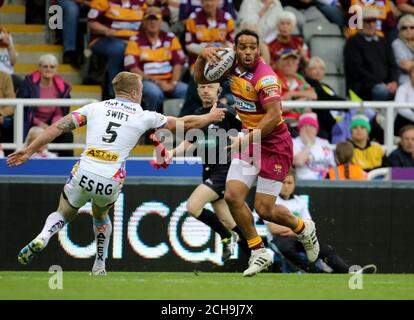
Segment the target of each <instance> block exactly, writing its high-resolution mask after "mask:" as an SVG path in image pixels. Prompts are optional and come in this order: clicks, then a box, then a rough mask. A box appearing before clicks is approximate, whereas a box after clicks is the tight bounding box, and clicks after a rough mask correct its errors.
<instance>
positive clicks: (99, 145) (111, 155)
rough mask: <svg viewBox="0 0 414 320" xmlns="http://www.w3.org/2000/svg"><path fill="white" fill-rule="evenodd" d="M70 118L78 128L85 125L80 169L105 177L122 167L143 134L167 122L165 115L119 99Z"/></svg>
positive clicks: (89, 107)
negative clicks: (84, 146)
mask: <svg viewBox="0 0 414 320" xmlns="http://www.w3.org/2000/svg"><path fill="white" fill-rule="evenodd" d="M72 116H73V118H74V120H75V123H77V125H78V126H82V125H85V124H86V123H87V125H88V126H87V130H86V148H85V150H84V151H83V153H82V154H81V157H80V162H79V169H83V170H85V171H89V172H92V173H95V174H97V175H99V176H102V177H105V178H112V177H113V176H114V175H115V174H116V173H117V172H118V170H120V169H121V168H122V167H123V164H124V163H125V161H126V159H127V158H128V155H129V153H130V151H131V150H132V149H133V148H134V147H135V145H136V144H137V142H138V140H139V138H140V137H141V136H142V134H144V133H145V132H146V131H147V130H149V129H152V128H160V127H162V126H163V125H165V123H166V122H167V117H166V116H164V115H162V114H160V113H157V112H153V111H147V110H145V111H144V110H143V109H142V107H141V106H140V105H139V104H137V103H133V102H130V101H127V100H123V99H119V98H117V99H110V100H106V101H102V102H97V103H91V104H88V105H85V106H83V107H82V108H79V109H77V110H76V111H74V112H72Z"/></svg>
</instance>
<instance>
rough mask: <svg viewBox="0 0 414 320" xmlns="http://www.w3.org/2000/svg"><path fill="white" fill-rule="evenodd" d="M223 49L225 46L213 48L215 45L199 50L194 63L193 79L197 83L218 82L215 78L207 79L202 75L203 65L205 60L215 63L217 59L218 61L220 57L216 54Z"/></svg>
mask: <svg viewBox="0 0 414 320" xmlns="http://www.w3.org/2000/svg"><path fill="white" fill-rule="evenodd" d="M223 50H225V48H215V47H207V48H204V49H203V50H201V52H200V54H199V55H198V57H197V60H196V62H195V65H194V80H195V81H196V82H197V83H200V84H208V83H214V82H218V81H217V80H216V81H209V80H207V79H206V78H205V77H204V67H205V65H206V63H207V62H209V63H217V62H218V61H220V60H221V57H220V55H219V54H218V52H219V51H223Z"/></svg>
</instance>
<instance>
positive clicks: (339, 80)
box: [323, 74, 347, 98]
mask: <svg viewBox="0 0 414 320" xmlns="http://www.w3.org/2000/svg"><path fill="white" fill-rule="evenodd" d="M323 81H324V82H326V83H327V84H329V85H330V86H331V87H332V89H334V91H335V92H336V93H337V94H338V95H339V96H341V97H344V98H345V97H346V96H347V95H346V86H345V78H344V76H342V75H339V74H336V75H329V74H327V75H326V76H325V78H324V79H323Z"/></svg>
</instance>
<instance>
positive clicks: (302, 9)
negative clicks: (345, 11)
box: [281, 0, 329, 33]
mask: <svg viewBox="0 0 414 320" xmlns="http://www.w3.org/2000/svg"><path fill="white" fill-rule="evenodd" d="M281 2H282V6H283V8H284V9H285V10H287V11H290V12H293V13H294V14H295V16H296V20H297V23H298V27H299V28H300V31H301V32H302V33H303V25H304V24H305V23H306V22H326V23H328V22H329V21H328V19H326V17H325V16H324V15H323V14H322V12H320V11H319V9H318V8H317V6H316V4H317V1H316V0H281Z"/></svg>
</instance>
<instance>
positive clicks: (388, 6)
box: [345, 0, 398, 41]
mask: <svg viewBox="0 0 414 320" xmlns="http://www.w3.org/2000/svg"><path fill="white" fill-rule="evenodd" d="M348 3H349V7H351V6H360V7H361V8H362V12H363V14H364V12H365V11H369V10H371V9H374V10H376V11H377V12H378V13H377V14H376V16H375V17H373V18H372V24H374V23H375V25H373V28H374V27H375V33H374V34H376V35H377V36H379V37H386V38H387V39H389V40H390V41H392V40H394V39H396V38H397V36H398V31H397V28H396V25H397V24H396V17H395V15H394V12H393V3H392V1H391V0H370V1H366V0H350V1H349V2H348ZM349 7H348V8H345V11H346V12H348V11H349ZM364 19H365V18H364ZM364 28H365V27H364ZM357 32H358V29H357V28H355V27H352V28H350V27H348V28H347V29H346V31H345V36H346V37H351V36H353V35H355V34H356V33H357Z"/></svg>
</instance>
